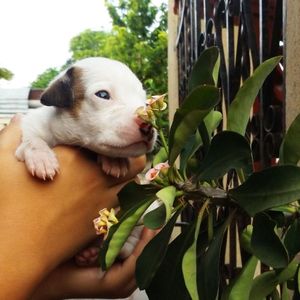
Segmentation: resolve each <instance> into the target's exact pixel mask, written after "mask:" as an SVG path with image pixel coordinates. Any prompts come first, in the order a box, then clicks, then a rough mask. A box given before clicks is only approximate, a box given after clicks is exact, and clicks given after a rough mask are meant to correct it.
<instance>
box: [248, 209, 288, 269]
mask: <svg viewBox="0 0 300 300" xmlns="http://www.w3.org/2000/svg"><path fill="white" fill-rule="evenodd" d="M275 226H276V223H275V222H274V221H273V220H272V219H271V218H270V217H269V216H268V215H267V214H264V213H261V214H257V215H256V216H255V217H254V220H253V232H252V237H251V249H252V250H253V253H254V255H255V256H256V257H258V258H259V259H260V260H261V261H262V262H263V263H264V264H266V265H268V266H270V267H273V268H275V269H276V268H277V269H278V268H284V267H286V266H287V265H288V263H289V257H288V253H287V250H286V248H285V247H284V245H283V244H282V242H281V240H280V238H279V236H278V235H277V234H276V233H275Z"/></svg>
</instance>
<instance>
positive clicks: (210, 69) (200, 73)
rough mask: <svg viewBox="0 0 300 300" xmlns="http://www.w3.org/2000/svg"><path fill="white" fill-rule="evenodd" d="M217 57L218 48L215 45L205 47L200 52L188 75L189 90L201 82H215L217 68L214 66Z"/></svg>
mask: <svg viewBox="0 0 300 300" xmlns="http://www.w3.org/2000/svg"><path fill="white" fill-rule="evenodd" d="M218 58H219V49H218V48H217V47H210V48H207V49H205V50H204V51H203V52H202V53H201V55H200V56H199V58H198V60H197V62H196V63H195V65H194V67H193V69H192V72H191V74H190V77H189V81H188V90H189V91H192V90H193V89H194V88H195V87H197V86H199V85H202V84H209V85H214V84H215V80H214V75H215V74H216V72H217V70H218V67H217V66H216V65H217V62H218ZM215 76H216V75H215Z"/></svg>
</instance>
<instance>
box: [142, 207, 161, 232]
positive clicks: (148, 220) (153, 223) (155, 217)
mask: <svg viewBox="0 0 300 300" xmlns="http://www.w3.org/2000/svg"><path fill="white" fill-rule="evenodd" d="M165 221H166V207H165V205H160V206H159V207H157V208H155V209H154V210H151V211H149V212H148V213H147V214H146V215H145V216H144V218H143V223H144V225H145V226H146V227H148V228H150V229H158V228H160V227H161V226H163V225H164V224H165Z"/></svg>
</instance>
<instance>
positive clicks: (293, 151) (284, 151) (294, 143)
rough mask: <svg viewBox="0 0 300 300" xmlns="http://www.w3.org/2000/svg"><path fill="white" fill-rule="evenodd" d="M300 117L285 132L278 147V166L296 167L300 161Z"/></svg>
mask: <svg viewBox="0 0 300 300" xmlns="http://www.w3.org/2000/svg"><path fill="white" fill-rule="evenodd" d="M299 136H300V115H298V116H297V117H296V119H295V120H294V121H293V122H292V124H291V126H290V127H289V129H288V130H287V132H286V134H285V137H284V139H283V142H282V144H281V147H280V155H279V157H280V160H279V161H280V164H294V165H297V163H298V161H299V160H300V139H299Z"/></svg>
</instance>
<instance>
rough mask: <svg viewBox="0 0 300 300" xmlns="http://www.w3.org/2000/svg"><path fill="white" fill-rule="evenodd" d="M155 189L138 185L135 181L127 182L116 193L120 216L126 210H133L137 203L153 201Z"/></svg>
mask: <svg viewBox="0 0 300 300" xmlns="http://www.w3.org/2000/svg"><path fill="white" fill-rule="evenodd" d="M156 192H157V188H156V187H154V186H153V185H151V184H143V185H142V184H138V183H136V182H135V181H131V182H129V183H128V184H127V185H125V187H124V188H123V189H122V190H121V191H120V192H119V193H118V199H119V202H120V207H121V215H122V214H124V213H125V212H126V211H127V210H130V209H131V208H135V207H136V206H137V205H138V203H142V202H143V201H147V200H148V199H153V198H154V195H155V193H156Z"/></svg>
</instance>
